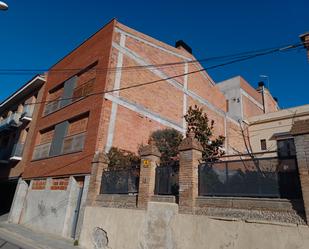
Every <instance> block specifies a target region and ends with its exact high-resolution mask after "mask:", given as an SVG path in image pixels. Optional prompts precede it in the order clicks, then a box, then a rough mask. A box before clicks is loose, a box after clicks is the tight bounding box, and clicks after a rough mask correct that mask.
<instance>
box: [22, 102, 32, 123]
mask: <svg viewBox="0 0 309 249" xmlns="http://www.w3.org/2000/svg"><path fill="white" fill-rule="evenodd" d="M33 110H34V105H26V106H24V110H23V112H22V114H21V117H20V120H22V121H31V120H32V115H33Z"/></svg>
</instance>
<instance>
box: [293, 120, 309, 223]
mask: <svg viewBox="0 0 309 249" xmlns="http://www.w3.org/2000/svg"><path fill="white" fill-rule="evenodd" d="M291 134H292V135H293V136H294V143H295V148H296V156H297V164H298V172H299V178H300V184H301V190H302V196H303V201H304V208H305V215H306V220H307V224H308V223H309V119H307V120H301V121H296V122H295V123H294V124H293V126H292V129H291Z"/></svg>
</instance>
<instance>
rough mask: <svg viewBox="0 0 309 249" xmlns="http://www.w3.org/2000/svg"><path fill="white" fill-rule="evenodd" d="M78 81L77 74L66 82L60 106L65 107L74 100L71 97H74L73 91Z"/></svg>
mask: <svg viewBox="0 0 309 249" xmlns="http://www.w3.org/2000/svg"><path fill="white" fill-rule="evenodd" d="M76 82H77V76H74V77H72V78H70V79H68V80H67V81H66V82H65V83H64V89H63V95H62V99H63V100H61V103H60V107H64V106H66V105H68V104H70V103H71V102H72V99H70V98H72V96H73V91H74V88H75V86H76Z"/></svg>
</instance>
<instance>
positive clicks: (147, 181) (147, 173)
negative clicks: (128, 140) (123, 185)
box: [137, 140, 161, 208]
mask: <svg viewBox="0 0 309 249" xmlns="http://www.w3.org/2000/svg"><path fill="white" fill-rule="evenodd" d="M140 155H141V167H140V178H139V191H138V201H137V206H138V207H139V208H146V207H147V203H148V201H150V199H151V197H152V196H153V195H154V188H155V180H156V167H157V165H158V164H160V157H161V153H160V151H159V149H158V148H157V146H156V145H155V142H154V141H153V140H150V141H149V144H148V145H146V146H144V147H143V148H142V149H141V151H140Z"/></svg>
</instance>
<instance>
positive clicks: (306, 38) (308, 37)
mask: <svg viewBox="0 0 309 249" xmlns="http://www.w3.org/2000/svg"><path fill="white" fill-rule="evenodd" d="M299 38H300V39H301V41H302V42H303V44H304V47H305V48H306V49H307V58H308V62H309V32H307V33H305V34H302V35H300V36H299Z"/></svg>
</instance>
